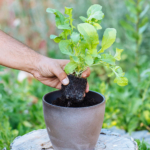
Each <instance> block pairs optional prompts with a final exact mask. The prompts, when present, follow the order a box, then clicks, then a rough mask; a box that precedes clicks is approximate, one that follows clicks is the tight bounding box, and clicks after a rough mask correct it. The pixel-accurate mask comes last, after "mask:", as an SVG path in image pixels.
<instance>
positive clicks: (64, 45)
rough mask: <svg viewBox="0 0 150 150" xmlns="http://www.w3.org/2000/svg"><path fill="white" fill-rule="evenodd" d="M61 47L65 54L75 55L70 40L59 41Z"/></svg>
mask: <svg viewBox="0 0 150 150" xmlns="http://www.w3.org/2000/svg"><path fill="white" fill-rule="evenodd" d="M59 49H60V51H61V52H62V53H63V54H67V55H70V56H73V50H72V47H71V43H70V41H69V40H62V41H60V42H59Z"/></svg>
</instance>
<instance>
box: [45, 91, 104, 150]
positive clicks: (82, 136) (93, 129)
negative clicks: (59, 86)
mask: <svg viewBox="0 0 150 150" xmlns="http://www.w3.org/2000/svg"><path fill="white" fill-rule="evenodd" d="M87 95H88V96H90V97H93V98H95V100H96V101H98V102H100V103H99V104H97V105H94V106H90V107H81V108H73V107H60V106H55V105H52V104H51V103H52V101H53V100H55V99H56V98H58V97H60V96H61V91H54V92H51V93H48V94H46V95H45V96H44V97H43V108H44V119H45V123H46V128H47V132H48V135H49V137H50V140H51V142H52V145H53V147H54V150H94V147H95V145H96V142H97V140H98V137H99V134H100V131H101V128H102V124H103V119H104V113H105V97H104V96H103V95H101V94H99V93H97V92H93V91H90V92H89V93H87Z"/></svg>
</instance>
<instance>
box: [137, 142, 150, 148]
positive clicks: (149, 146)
mask: <svg viewBox="0 0 150 150" xmlns="http://www.w3.org/2000/svg"><path fill="white" fill-rule="evenodd" d="M136 142H137V144H138V148H139V150H150V145H149V144H148V143H147V142H145V141H144V140H142V141H140V140H136Z"/></svg>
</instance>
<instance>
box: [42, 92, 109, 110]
mask: <svg viewBox="0 0 150 150" xmlns="http://www.w3.org/2000/svg"><path fill="white" fill-rule="evenodd" d="M57 91H61V90H56V91H53V92H49V93H47V94H45V95H44V96H43V98H42V99H43V102H44V103H45V104H46V105H49V106H51V107H55V108H60V109H88V108H94V107H98V106H99V105H103V104H104V103H105V101H106V99H105V96H104V95H102V94H101V93H98V92H95V91H91V90H90V91H89V92H92V93H95V94H98V95H100V96H101V97H102V98H103V101H102V102H101V103H98V104H96V105H93V106H87V107H63V106H57V105H53V104H50V103H48V102H46V100H45V97H46V96H47V95H48V94H50V93H55V92H57Z"/></svg>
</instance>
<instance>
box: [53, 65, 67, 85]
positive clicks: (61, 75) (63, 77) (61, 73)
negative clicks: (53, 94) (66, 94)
mask: <svg viewBox="0 0 150 150" xmlns="http://www.w3.org/2000/svg"><path fill="white" fill-rule="evenodd" d="M53 73H54V74H55V75H56V77H57V78H58V79H59V81H60V82H61V83H62V84H63V85H68V84H69V79H68V76H67V74H66V73H65V72H64V71H63V69H62V68H61V67H60V65H57V66H54V68H53Z"/></svg>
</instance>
